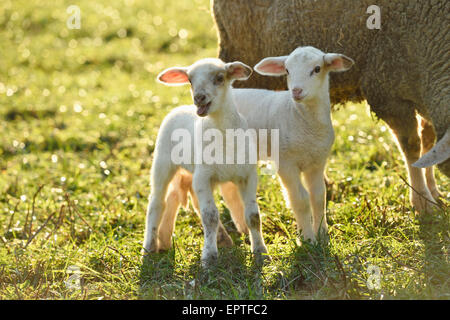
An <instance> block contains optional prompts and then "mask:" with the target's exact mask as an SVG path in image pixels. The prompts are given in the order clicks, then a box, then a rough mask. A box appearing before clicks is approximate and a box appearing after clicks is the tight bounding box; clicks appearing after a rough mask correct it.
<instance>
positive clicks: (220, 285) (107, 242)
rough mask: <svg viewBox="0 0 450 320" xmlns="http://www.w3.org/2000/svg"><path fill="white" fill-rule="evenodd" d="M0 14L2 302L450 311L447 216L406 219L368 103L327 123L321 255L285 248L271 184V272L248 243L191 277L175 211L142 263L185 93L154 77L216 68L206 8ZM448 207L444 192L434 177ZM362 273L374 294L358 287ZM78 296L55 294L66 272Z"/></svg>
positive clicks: (379, 125)
mask: <svg viewBox="0 0 450 320" xmlns="http://www.w3.org/2000/svg"><path fill="white" fill-rule="evenodd" d="M71 4H73V3H72V2H71V1H60V2H54V1H26V0H18V1H17V0H14V1H12V0H4V1H2V2H1V3H0V42H1V43H2V50H1V56H0V130H1V132H2V134H1V135H0V174H1V175H0V177H1V178H0V298H1V299H17V298H20V299H63V298H65V299H67V298H71V299H137V298H151V299H173V298H178V299H192V298H195V299H345V298H357V299H359V298H360V299H369V298H370V299H380V298H384V299H390V298H407V299H409V298H425V299H430V298H437V299H448V298H449V294H450V290H449V280H448V279H449V278H450V277H449V274H450V272H449V264H448V249H449V220H448V212H441V213H440V214H436V215H435V216H434V217H433V218H432V219H429V220H430V221H421V220H419V219H418V218H416V217H415V215H414V210H413V209H412V208H411V206H410V204H409V202H408V194H409V191H408V187H407V185H406V184H405V183H404V182H403V181H402V180H401V178H400V177H406V171H405V168H404V165H403V163H402V160H401V155H400V153H399V152H398V149H397V148H396V146H395V143H394V142H393V139H392V138H391V136H390V134H389V132H388V131H389V130H387V129H386V125H385V124H384V123H383V122H381V121H376V120H375V119H372V117H371V116H370V114H369V113H368V111H367V106H365V105H364V104H361V105H347V106H345V107H341V108H339V109H338V110H337V111H335V112H334V113H333V119H334V120H333V123H334V127H335V130H336V143H335V145H334V148H333V152H332V155H331V157H330V159H329V165H328V170H327V174H328V177H329V178H330V180H331V181H332V185H331V186H330V187H329V190H328V199H329V201H328V209H327V214H328V222H329V224H330V239H331V241H330V244H329V245H328V246H324V245H317V246H312V245H305V246H303V247H301V248H299V247H297V246H296V245H295V240H294V239H295V222H294V219H293V216H292V214H291V212H290V210H288V209H287V208H286V206H285V204H284V201H283V198H282V193H281V191H280V186H279V183H278V180H277V179H276V178H272V177H269V176H261V177H260V184H259V190H258V200H259V205H260V208H261V212H262V215H263V219H262V220H263V231H264V237H265V240H266V243H267V244H268V248H269V252H270V254H271V256H272V261H271V262H270V263H268V264H267V265H265V266H264V267H263V268H262V269H261V270H260V269H258V268H257V267H256V266H254V265H253V263H252V262H253V260H252V258H251V255H250V251H249V244H248V239H246V238H245V237H241V236H240V235H238V234H237V232H235V228H234V226H233V224H232V222H231V219H230V216H229V212H228V210H227V209H226V208H225V206H224V204H223V202H220V198H219V197H218V196H217V199H218V204H219V210H220V211H221V212H222V221H223V222H224V224H225V226H226V228H227V229H228V230H229V231H230V233H231V235H232V237H233V239H234V240H235V243H236V246H235V247H234V248H231V249H221V250H220V258H219V263H218V265H217V267H216V268H213V269H212V270H211V271H209V272H206V271H204V270H202V269H201V268H200V266H199V259H200V252H201V246H202V244H203V238H202V230H201V227H200V223H199V219H198V217H196V216H195V214H194V213H193V211H192V209H187V210H181V211H180V214H179V217H178V220H177V225H176V230H175V237H174V248H173V249H172V250H170V251H169V252H168V253H164V254H159V255H153V256H152V257H151V263H148V264H145V265H142V262H141V260H140V256H139V252H140V245H141V243H142V239H143V231H144V217H145V207H146V204H147V203H146V198H147V196H148V194H149V191H150V190H149V186H148V181H149V169H150V166H151V160H152V152H153V149H154V141H155V139H156V135H157V132H158V128H159V125H160V123H161V121H162V118H163V117H164V115H165V114H167V113H168V112H169V110H171V109H172V108H173V107H174V106H175V105H178V104H184V103H190V96H189V92H188V91H189V90H188V88H187V87H179V88H166V87H164V86H161V85H158V84H157V83H156V82H155V76H156V75H157V74H158V73H159V72H160V71H161V70H162V69H164V68H166V67H170V66H173V65H189V64H191V63H192V62H194V61H195V60H197V59H200V58H203V57H208V56H216V54H217V43H216V41H217V39H216V31H215V29H214V27H213V23H212V19H211V14H210V12H209V1H208V0H196V1H188V0H182V1H180V0H178V1H175V0H166V1H144V0H140V1H138V0H135V1H132V0H125V1H77V5H79V6H80V8H81V12H82V16H81V24H82V25H81V29H80V30H69V29H67V27H66V19H67V18H68V14H67V13H66V8H67V7H68V6H69V5H71ZM437 179H438V182H439V183H440V185H441V188H442V191H443V192H444V194H446V195H447V196H448V192H449V184H448V179H446V178H445V177H443V176H442V175H440V174H439V173H437ZM370 265H373V266H376V267H378V268H379V270H380V272H381V282H380V285H381V287H380V288H379V289H374V290H371V289H369V288H368V286H367V280H368V278H369V276H370V275H369V274H368V272H367V269H368V267H369V266H370ZM71 266H77V267H78V268H79V270H80V272H81V274H80V275H79V276H80V279H81V282H80V286H81V288H80V289H76V288H75V289H73V288H71V287H70V285H68V284H67V283H66V281H67V280H68V279H69V277H70V276H72V275H73V274H71V273H70V267H71Z"/></svg>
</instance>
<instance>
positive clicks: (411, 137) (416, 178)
mask: <svg viewBox="0 0 450 320" xmlns="http://www.w3.org/2000/svg"><path fill="white" fill-rule="evenodd" d="M395 107H398V106H396V105H392V108H395ZM402 108H404V109H405V110H411V111H410V112H408V113H406V114H404V115H403V116H402V117H384V118H383V120H384V121H386V123H387V124H388V125H389V127H390V128H391V129H392V131H393V133H394V135H395V136H396V138H397V141H398V144H399V145H400V148H401V150H402V152H403V156H404V159H405V162H406V165H407V168H408V174H409V181H410V184H411V187H412V189H413V190H410V200H411V203H412V205H413V206H414V207H415V208H416V210H417V211H418V212H419V213H421V214H424V213H430V212H432V211H433V210H435V209H436V208H437V207H436V205H434V204H433V202H434V199H433V196H432V195H431V192H430V190H428V187H427V183H426V181H425V176H424V172H423V170H422V169H420V168H416V167H413V163H414V162H416V161H417V160H418V159H419V158H420V147H421V141H420V137H419V133H418V122H417V118H416V115H415V114H414V110H413V109H408V108H407V107H405V106H402Z"/></svg>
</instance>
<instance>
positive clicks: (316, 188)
mask: <svg viewBox="0 0 450 320" xmlns="http://www.w3.org/2000/svg"><path fill="white" fill-rule="evenodd" d="M323 171H324V167H323V166H321V167H319V168H313V169H310V170H307V171H305V172H304V177H305V184H306V187H307V189H308V191H309V196H310V200H311V201H310V204H311V208H312V214H313V228H314V233H315V235H316V236H318V237H320V236H323V237H324V239H326V236H327V235H328V224H327V217H326V213H325V203H326V188H325V181H324V179H323V176H324V172H323Z"/></svg>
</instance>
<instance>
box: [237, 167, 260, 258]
mask: <svg viewBox="0 0 450 320" xmlns="http://www.w3.org/2000/svg"><path fill="white" fill-rule="evenodd" d="M257 183H258V177H257V175H256V173H254V174H252V175H250V176H249V177H248V179H247V181H245V182H243V183H240V184H239V191H240V194H241V197H242V200H243V201H244V205H245V211H244V214H245V220H246V223H247V226H248V228H249V230H250V243H251V248H252V253H253V254H254V255H255V259H256V262H257V263H261V262H262V261H263V260H264V258H266V256H265V255H263V254H264V253H267V248H266V245H265V244H264V239H263V237H262V231H261V217H260V215H259V208H258V203H257V202H256V188H257Z"/></svg>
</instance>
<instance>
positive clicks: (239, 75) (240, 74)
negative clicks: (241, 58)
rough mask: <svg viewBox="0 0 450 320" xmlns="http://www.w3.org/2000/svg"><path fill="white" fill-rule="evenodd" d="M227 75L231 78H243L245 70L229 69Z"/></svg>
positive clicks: (238, 67) (240, 68) (238, 68)
mask: <svg viewBox="0 0 450 320" xmlns="http://www.w3.org/2000/svg"><path fill="white" fill-rule="evenodd" d="M229 75H230V76H231V77H233V78H245V70H244V68H242V67H240V66H237V67H231V70H230V73H229Z"/></svg>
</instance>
